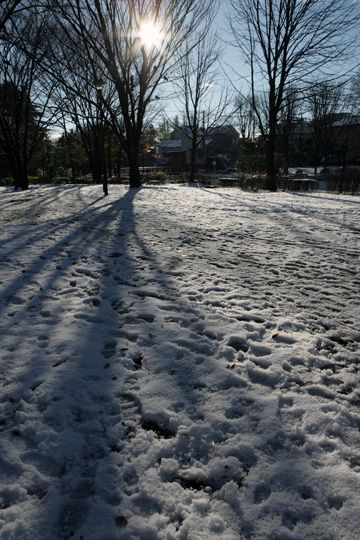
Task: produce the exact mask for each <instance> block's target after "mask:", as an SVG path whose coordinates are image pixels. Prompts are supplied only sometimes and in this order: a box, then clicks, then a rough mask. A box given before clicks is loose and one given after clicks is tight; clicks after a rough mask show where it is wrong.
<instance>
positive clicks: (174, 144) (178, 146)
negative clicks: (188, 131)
mask: <svg viewBox="0 0 360 540" xmlns="http://www.w3.org/2000/svg"><path fill="white" fill-rule="evenodd" d="M161 149H162V150H163V151H164V152H166V151H168V152H182V151H183V141H182V139H174V140H168V141H162V142H161Z"/></svg>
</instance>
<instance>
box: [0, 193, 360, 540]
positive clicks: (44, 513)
mask: <svg viewBox="0 0 360 540" xmlns="http://www.w3.org/2000/svg"><path fill="white" fill-rule="evenodd" d="M0 222H1V232H0V258H1V259H0V260H1V275H0V290H1V297H0V298H1V300H0V312H1V319H0V340H1V371H0V384H1V395H0V430H1V438H0V537H1V539H2V540H10V539H11V540H13V539H16V540H17V539H19V540H30V539H31V540H34V539H36V540H44V539H45V540H52V539H54V540H55V539H62V540H64V539H68V538H74V539H77V540H80V539H82V540H115V539H116V540H119V539H126V540H136V539H141V540H142V539H144V540H152V539H154V540H155V539H164V540H173V539H179V540H201V539H207V540H208V539H209V538H211V539H212V538H219V539H221V540H237V539H242V538H244V539H253V540H256V539H269V540H304V539H317V540H340V539H341V540H355V539H357V538H358V537H359V536H358V534H359V533H358V531H359V530H360V517H359V516H360V514H359V506H360V489H359V488H360V484H359V475H360V457H359V443H360V436H359V427H360V411H359V403H360V392H359V387H358V371H359V343H360V330H359V320H360V300H359V284H360V280H359V254H360V245H359V231H360V200H359V199H358V198H356V197H350V196H334V195H325V194H318V193H313V194H306V195H305V194H291V193H278V194H270V193H245V192H242V191H239V190H232V189H225V188H224V189H216V190H214V189H205V188H204V189H202V188H194V187H186V186H166V187H153V188H142V189H141V190H130V191H129V190H127V189H126V187H123V186H111V188H110V195H109V197H107V198H102V197H100V188H99V187H95V186H86V187H80V186H58V187H46V186H45V187H34V188H32V189H31V190H30V191H28V192H26V193H13V192H12V191H11V190H9V189H5V188H0Z"/></svg>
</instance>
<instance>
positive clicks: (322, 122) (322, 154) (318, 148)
mask: <svg viewBox="0 0 360 540" xmlns="http://www.w3.org/2000/svg"><path fill="white" fill-rule="evenodd" d="M306 101H307V103H308V110H309V115H310V125H311V128H312V150H313V165H314V168H315V173H317V169H318V166H319V164H320V160H321V159H322V160H323V164H324V166H326V165H327V164H328V163H327V162H328V157H329V155H330V154H331V153H333V152H334V150H335V131H334V122H335V121H336V120H339V116H340V111H341V106H342V90H341V88H340V87H339V86H337V85H334V84H330V83H328V82H319V83H317V84H314V85H312V87H311V89H310V91H309V92H308V95H307V97H306Z"/></svg>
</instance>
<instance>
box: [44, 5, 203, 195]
mask: <svg viewBox="0 0 360 540" xmlns="http://www.w3.org/2000/svg"><path fill="white" fill-rule="evenodd" d="M212 3H213V0H201V1H200V0H177V1H176V2H175V1H168V0H140V1H137V2H134V1H133V0H107V1H106V2H101V1H100V0H70V1H69V2H62V1H60V0H52V1H51V2H50V4H51V5H52V7H53V15H54V18H55V19H56V21H57V24H58V25H59V26H60V27H61V29H62V32H63V34H64V35H65V36H66V38H67V47H68V54H70V55H72V57H73V58H76V59H78V61H79V62H80V63H82V62H86V61H88V62H90V63H92V62H93V61H94V58H95V59H96V62H97V63H99V64H101V66H102V70H103V72H102V74H101V76H102V77H103V78H104V80H105V81H106V82H107V84H108V85H110V86H111V87H112V88H113V89H114V90H115V92H116V94H117V99H118V102H119V111H118V112H117V114H118V116H120V115H121V122H120V123H119V125H121V129H119V130H118V131H117V134H118V137H119V140H120V142H121V145H122V147H123V148H124V150H125V152H126V154H127V158H128V163H129V168H130V187H139V186H140V185H141V179H140V169H139V165H140V163H139V155H140V147H141V137H142V132H143V127H144V123H145V121H146V115H147V113H148V111H149V109H151V106H152V104H153V103H154V102H155V101H157V99H158V97H159V96H158V95H157V94H156V92H157V89H158V87H159V85H160V84H161V83H163V82H164V81H165V80H166V79H167V76H168V74H169V71H170V70H171V69H172V68H173V66H174V57H175V51H177V50H178V49H179V47H181V45H182V43H183V42H184V40H185V39H186V37H187V36H188V35H189V33H191V32H192V31H193V30H194V28H196V25H197V24H198V23H199V20H201V18H202V17H203V16H204V14H205V13H206V12H207V10H208V9H209V5H211V4H212ZM104 105H105V106H106V103H105V102H104ZM108 108H109V109H111V106H110V105H108ZM109 114H112V115H114V112H113V111H109ZM114 125H115V126H116V124H114Z"/></svg>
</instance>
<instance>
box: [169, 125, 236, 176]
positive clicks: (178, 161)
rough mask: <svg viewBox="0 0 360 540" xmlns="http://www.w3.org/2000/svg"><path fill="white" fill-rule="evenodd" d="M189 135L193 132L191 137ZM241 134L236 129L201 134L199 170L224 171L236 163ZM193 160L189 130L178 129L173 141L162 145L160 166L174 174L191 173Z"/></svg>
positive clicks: (198, 153) (175, 131) (226, 127)
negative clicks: (188, 171)
mask: <svg viewBox="0 0 360 540" xmlns="http://www.w3.org/2000/svg"><path fill="white" fill-rule="evenodd" d="M187 132H188V133H189V134H188V135H187ZM238 142H239V134H238V132H237V131H236V129H235V128H233V127H232V126H219V127H214V128H212V129H211V130H210V131H208V132H205V133H204V132H203V131H202V130H201V129H200V132H199V144H198V147H197V155H196V162H197V165H198V167H200V168H204V169H205V168H206V169H211V170H213V168H216V169H217V170H223V169H226V168H227V167H230V166H232V165H233V164H234V162H235V159H236V155H237V152H238V147H239V146H238ZM190 161H191V135H190V131H189V130H188V129H187V128H178V129H175V130H174V131H173V133H172V134H171V139H167V140H164V141H162V142H161V143H160V159H159V165H163V166H168V167H169V169H170V170H171V171H173V172H181V171H186V170H188V168H189V166H190Z"/></svg>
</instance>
